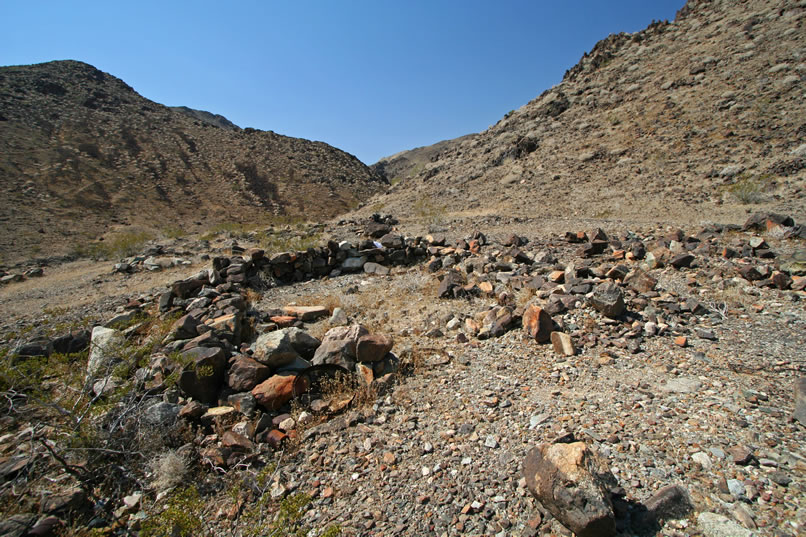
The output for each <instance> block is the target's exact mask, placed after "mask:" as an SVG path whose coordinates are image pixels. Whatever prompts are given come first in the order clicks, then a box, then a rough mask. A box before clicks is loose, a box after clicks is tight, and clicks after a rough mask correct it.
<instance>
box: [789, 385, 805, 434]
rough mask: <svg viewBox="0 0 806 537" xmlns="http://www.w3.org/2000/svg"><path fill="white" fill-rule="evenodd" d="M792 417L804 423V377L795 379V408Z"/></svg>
mask: <svg viewBox="0 0 806 537" xmlns="http://www.w3.org/2000/svg"><path fill="white" fill-rule="evenodd" d="M792 419H794V420H796V421H798V422H800V424H801V425H806V377H800V378H798V379H795V410H794V411H793V412H792Z"/></svg>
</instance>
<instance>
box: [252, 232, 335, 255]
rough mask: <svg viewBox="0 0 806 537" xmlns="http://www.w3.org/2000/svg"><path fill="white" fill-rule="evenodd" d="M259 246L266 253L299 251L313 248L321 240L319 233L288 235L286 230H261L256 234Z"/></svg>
mask: <svg viewBox="0 0 806 537" xmlns="http://www.w3.org/2000/svg"><path fill="white" fill-rule="evenodd" d="M257 240H258V243H259V244H260V247H261V248H263V249H264V250H266V252H268V253H278V252H299V251H303V250H307V249H308V248H315V247H316V246H318V245H319V244H320V243H321V242H322V240H321V235H320V234H319V233H309V234H299V235H290V234H288V233H286V232H283V233H275V232H272V231H268V230H267V231H262V232H259V233H258V234H257Z"/></svg>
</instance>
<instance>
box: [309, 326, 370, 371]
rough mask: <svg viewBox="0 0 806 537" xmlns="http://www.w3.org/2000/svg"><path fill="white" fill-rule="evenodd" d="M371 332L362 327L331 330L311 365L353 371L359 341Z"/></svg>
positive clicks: (343, 327) (338, 327)
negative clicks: (339, 367)
mask: <svg viewBox="0 0 806 537" xmlns="http://www.w3.org/2000/svg"><path fill="white" fill-rule="evenodd" d="M368 334H369V332H368V331H367V329H366V328H364V327H363V326H361V325H358V324H354V325H350V326H337V327H335V328H331V329H330V330H328V331H327V333H326V334H325V337H324V338H322V344H321V345H320V346H319V348H318V349H316V353H315V354H314V356H313V360H311V363H312V364H313V365H321V364H335V365H340V366H342V367H344V368H345V369H347V370H349V371H352V370H353V369H354V368H355V362H356V347H357V345H358V340H359V339H361V337H362V336H366V335H368Z"/></svg>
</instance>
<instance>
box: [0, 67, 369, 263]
mask: <svg viewBox="0 0 806 537" xmlns="http://www.w3.org/2000/svg"><path fill="white" fill-rule="evenodd" d="M382 184H383V181H382V179H380V178H379V177H378V176H377V175H375V174H373V172H371V171H370V170H369V169H368V168H367V167H366V166H364V165H363V164H362V163H361V162H360V161H359V160H358V159H356V158H355V157H353V156H352V155H349V154H347V153H344V152H343V151H339V150H337V149H335V148H333V147H331V146H329V145H327V144H324V143H321V142H311V141H308V140H301V139H297V138H289V137H286V136H281V135H279V134H275V133H273V132H271V131H269V132H262V131H258V130H255V129H240V128H238V127H237V126H236V125H234V124H232V123H231V122H229V121H228V120H227V119H226V118H223V117H222V116H216V115H214V114H211V113H209V112H201V111H197V110H191V109H189V108H184V107H178V108H169V107H166V106H163V105H161V104H158V103H155V102H152V101H150V100H148V99H145V98H143V97H142V96H140V95H139V94H137V93H136V92H135V91H134V90H133V89H132V88H131V87H129V86H128V85H126V84H125V83H124V82H123V81H122V80H119V79H117V78H115V77H113V76H111V75H109V74H107V73H103V72H101V71H99V70H97V69H95V68H94V67H92V66H90V65H87V64H84V63H80V62H76V61H58V62H50V63H45V64H40V65H31V66H17V67H3V68H0V189H1V190H0V192H2V195H0V200H2V201H0V222H2V227H3V228H4V229H5V230H6V232H5V233H3V234H2V237H0V250H2V251H3V252H4V254H5V256H6V258H7V259H6V261H10V260H13V259H14V258H20V257H24V258H30V257H36V256H37V255H40V256H41V255H42V254H44V253H46V252H44V251H43V250H42V248H43V247H42V245H44V244H47V245H48V248H49V250H50V251H49V252H47V253H53V252H59V251H60V250H62V251H69V250H70V249H72V248H76V247H80V246H81V245H82V244H84V243H87V242H88V241H92V240H94V239H97V238H98V237H101V236H104V235H105V234H108V233H110V232H114V231H115V230H117V229H119V228H125V227H128V226H135V227H137V226H139V227H143V228H149V229H150V230H152V231H159V230H162V229H165V228H172V229H176V228H181V229H188V228H190V229H201V228H202V227H204V226H207V225H210V224H212V223H216V222H222V221H233V220H241V221H243V220H250V221H254V220H255V219H259V218H261V217H262V216H263V215H272V214H273V215H290V216H295V215H302V214H303V213H304V214H305V216H306V217H327V216H332V215H335V214H338V213H340V212H342V211H344V210H346V209H348V208H352V207H354V206H356V205H357V204H359V203H360V202H361V201H362V200H364V199H365V198H366V197H368V196H369V195H370V194H372V193H374V192H376V191H377V189H378V188H379V187H381V186H382Z"/></svg>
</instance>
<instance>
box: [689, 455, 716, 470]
mask: <svg viewBox="0 0 806 537" xmlns="http://www.w3.org/2000/svg"><path fill="white" fill-rule="evenodd" d="M691 460H693V461H694V462H696V463H697V464H699V465H700V466H702V468H703V470H708V469H710V468H711V466H713V463H712V462H711V458H710V457H709V456H708V454H707V453H705V452H704V451H698V452H697V453H695V454H694V455H692V456H691Z"/></svg>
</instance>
